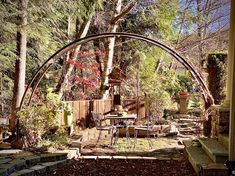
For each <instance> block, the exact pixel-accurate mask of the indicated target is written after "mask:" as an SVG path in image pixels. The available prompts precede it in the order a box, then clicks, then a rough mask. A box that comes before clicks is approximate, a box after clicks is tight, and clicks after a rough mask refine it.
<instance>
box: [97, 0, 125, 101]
mask: <svg viewBox="0 0 235 176" xmlns="http://www.w3.org/2000/svg"><path fill="white" fill-rule="evenodd" d="M121 7H122V0H117V4H116V9H115V12H114V17H113V18H115V17H116V16H118V15H119V14H120V12H121ZM117 28H118V23H117V21H115V22H114V23H111V24H110V27H109V32H116V31H117ZM114 45H115V37H110V38H109V39H108V52H107V53H108V54H107V59H106V61H105V63H104V64H105V66H104V68H105V71H104V74H105V75H104V79H103V80H104V81H103V83H102V85H103V87H102V88H101V89H102V90H101V91H102V93H103V96H102V99H107V98H108V95H109V90H104V87H105V85H107V84H108V75H109V74H110V73H111V71H112V67H113V53H114Z"/></svg>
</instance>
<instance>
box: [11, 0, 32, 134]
mask: <svg viewBox="0 0 235 176" xmlns="http://www.w3.org/2000/svg"><path fill="white" fill-rule="evenodd" d="M27 7H28V0H20V2H19V9H20V11H21V15H19V24H18V28H17V38H16V49H17V57H18V58H17V59H16V63H15V79H14V90H13V91H14V92H13V100H12V114H11V119H10V130H11V132H12V133H13V134H14V133H15V132H16V122H17V115H16V113H17V110H18V108H19V106H20V101H21V99H22V97H23V94H24V90H25V87H24V86H25V70H26V50H27V32H26V29H25V26H26V25H27Z"/></svg>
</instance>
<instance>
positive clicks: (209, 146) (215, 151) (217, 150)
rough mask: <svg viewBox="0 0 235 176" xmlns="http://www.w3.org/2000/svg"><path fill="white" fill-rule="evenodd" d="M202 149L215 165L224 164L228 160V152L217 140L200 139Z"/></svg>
mask: <svg viewBox="0 0 235 176" xmlns="http://www.w3.org/2000/svg"><path fill="white" fill-rule="evenodd" d="M198 140H199V142H200V143H201V145H202V149H203V150H204V151H205V152H206V153H207V155H208V156H209V157H210V158H211V159H212V160H213V161H214V162H215V163H224V162H225V161H226V160H227V159H228V150H227V149H226V148H225V147H224V146H223V145H222V144H220V143H219V142H218V141H217V140H215V139H211V138H199V139H198Z"/></svg>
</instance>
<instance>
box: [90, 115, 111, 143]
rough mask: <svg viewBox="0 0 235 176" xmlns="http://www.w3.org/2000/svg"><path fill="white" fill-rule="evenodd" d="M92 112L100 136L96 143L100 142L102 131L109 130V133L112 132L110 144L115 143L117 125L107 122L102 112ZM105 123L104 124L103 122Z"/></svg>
mask: <svg viewBox="0 0 235 176" xmlns="http://www.w3.org/2000/svg"><path fill="white" fill-rule="evenodd" d="M91 114H92V119H93V121H94V123H95V127H96V129H97V130H98V131H99V136H98V139H97V141H96V145H97V144H98V142H99V140H100V139H101V134H102V131H108V133H109V134H110V133H111V141H110V144H111V145H112V144H113V132H114V130H115V126H113V125H107V123H106V122H105V119H104V118H103V115H102V114H100V113H96V112H91ZM103 122H104V123H105V124H104V125H103V124H102V123H103Z"/></svg>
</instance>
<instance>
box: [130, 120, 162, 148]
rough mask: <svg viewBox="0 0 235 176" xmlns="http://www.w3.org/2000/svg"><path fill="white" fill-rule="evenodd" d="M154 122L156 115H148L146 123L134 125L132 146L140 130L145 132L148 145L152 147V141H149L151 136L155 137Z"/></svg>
mask: <svg viewBox="0 0 235 176" xmlns="http://www.w3.org/2000/svg"><path fill="white" fill-rule="evenodd" d="M155 123H156V117H154V116H150V117H148V118H147V123H146V124H143V125H137V126H134V148H135V146H136V144H137V138H138V132H140V131H142V132H144V133H146V137H147V140H148V143H149V147H150V148H151V149H152V148H153V142H152V141H151V136H153V137H154V138H156V133H157V131H158V130H157V129H155V128H154V125H155Z"/></svg>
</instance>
